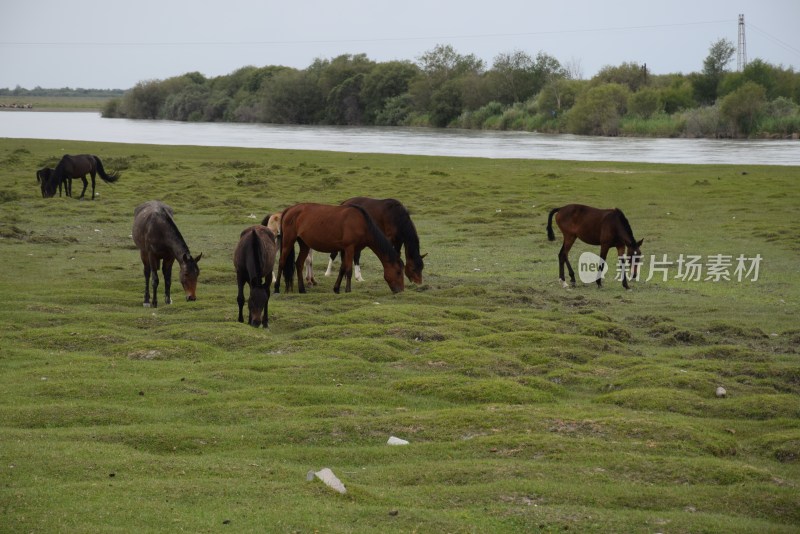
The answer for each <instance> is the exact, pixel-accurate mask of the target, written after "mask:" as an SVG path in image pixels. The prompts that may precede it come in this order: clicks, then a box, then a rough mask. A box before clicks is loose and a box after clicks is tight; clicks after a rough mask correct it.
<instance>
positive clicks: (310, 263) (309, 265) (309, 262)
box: [305, 250, 317, 286]
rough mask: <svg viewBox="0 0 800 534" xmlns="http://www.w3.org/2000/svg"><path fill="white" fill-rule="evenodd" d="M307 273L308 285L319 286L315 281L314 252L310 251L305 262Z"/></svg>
mask: <svg viewBox="0 0 800 534" xmlns="http://www.w3.org/2000/svg"><path fill="white" fill-rule="evenodd" d="M305 272H306V284H308V285H310V286H315V285H317V281H316V280H315V279H314V251H312V250H309V251H308V257H307V258H306V262H305Z"/></svg>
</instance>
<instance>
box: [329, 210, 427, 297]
mask: <svg viewBox="0 0 800 534" xmlns="http://www.w3.org/2000/svg"><path fill="white" fill-rule="evenodd" d="M342 205H343V206H361V207H362V208H364V209H365V210H366V211H367V213H369V215H370V217H372V219H373V220H374V221H375V224H377V225H378V228H380V229H381V230H382V231H383V233H384V235H385V236H386V238H387V239H389V242H390V243H392V245H394V248H395V250H396V251H397V253H398V254H399V253H400V248H401V247H405V249H406V266H405V272H406V276H407V277H408V279H409V280H411V281H412V282H414V283H415V284H421V283H422V269H423V268H424V267H425V264H424V263H423V261H422V258H424V257H425V256H427V254H422V255H420V253H419V236H418V235H417V229H416V227H415V226H414V223H413V221H412V220H411V216H410V215H409V214H408V210H407V209H406V207H405V206H403V204H402V203H401V202H400V201H399V200H395V199H393V198H385V199H377V198H368V197H353V198H348V199H347V200H345V201H344V202H342ZM335 259H336V252H332V253H331V257H330V260H329V261H328V269H327V270H326V271H325V276H328V275H330V274H331V269H332V268H333V260H335ZM360 259H361V253H360V252H357V253H356V255H355V258H354V259H353V261H354V263H355V268H354V269H355V276H356V280H358V281H363V280H362V278H361V267H360Z"/></svg>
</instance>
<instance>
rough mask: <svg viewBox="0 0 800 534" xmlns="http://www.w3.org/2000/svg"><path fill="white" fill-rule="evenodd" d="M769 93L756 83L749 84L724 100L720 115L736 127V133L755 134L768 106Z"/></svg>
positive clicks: (721, 104)
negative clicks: (767, 97) (767, 96)
mask: <svg viewBox="0 0 800 534" xmlns="http://www.w3.org/2000/svg"><path fill="white" fill-rule="evenodd" d="M766 95H767V91H766V89H764V88H763V87H762V86H760V85H758V84H757V83H755V82H747V83H745V84H744V85H742V86H741V87H740V88H739V89H737V90H735V91H734V92H732V93H731V94H729V95H728V96H726V97H725V98H723V99H722V102H721V103H720V113H721V114H722V116H723V117H725V118H727V119H728V120H729V121H730V122H731V123H732V124H733V126H734V133H735V134H736V135H737V136H738V135H745V136H746V135H750V134H751V133H753V132H755V130H756V127H757V126H758V121H759V119H760V118H761V116H762V114H763V111H764V107H765V105H766V100H767V99H766Z"/></svg>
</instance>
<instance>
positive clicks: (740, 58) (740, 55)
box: [736, 15, 747, 72]
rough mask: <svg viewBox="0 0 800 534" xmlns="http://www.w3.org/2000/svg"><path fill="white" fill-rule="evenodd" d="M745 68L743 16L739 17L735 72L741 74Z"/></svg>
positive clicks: (745, 51)
mask: <svg viewBox="0 0 800 534" xmlns="http://www.w3.org/2000/svg"><path fill="white" fill-rule="evenodd" d="M746 66H747V43H746V42H745V39H744V15H739V46H738V48H737V53H736V70H738V71H739V72H742V71H743V70H744V68H745V67H746Z"/></svg>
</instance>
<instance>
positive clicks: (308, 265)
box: [261, 213, 317, 286]
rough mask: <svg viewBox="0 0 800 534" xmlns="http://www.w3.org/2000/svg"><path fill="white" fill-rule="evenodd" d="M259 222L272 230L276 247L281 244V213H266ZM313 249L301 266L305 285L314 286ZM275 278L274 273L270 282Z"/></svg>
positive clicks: (315, 281)
mask: <svg viewBox="0 0 800 534" xmlns="http://www.w3.org/2000/svg"><path fill="white" fill-rule="evenodd" d="M261 224H262V225H264V226H266V227H267V228H269V229H270V230H272V233H273V234H275V235H276V236H278V247H280V244H281V214H280V213H273V214H271V215H267V216H266V217H264V220H263V221H261ZM313 256H314V251H313V250H309V251H308V257H307V258H306V262H305V265H304V266H303V273H304V275H305V279H306V285H308V286H315V285H317V280H316V279H315V278H314V258H313ZM276 280H277V278H276V277H275V274H274V273H273V275H272V282H273V283H274V282H275V281H276Z"/></svg>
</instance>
